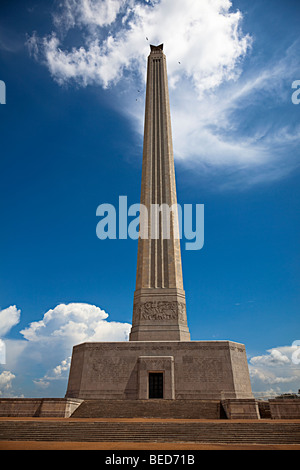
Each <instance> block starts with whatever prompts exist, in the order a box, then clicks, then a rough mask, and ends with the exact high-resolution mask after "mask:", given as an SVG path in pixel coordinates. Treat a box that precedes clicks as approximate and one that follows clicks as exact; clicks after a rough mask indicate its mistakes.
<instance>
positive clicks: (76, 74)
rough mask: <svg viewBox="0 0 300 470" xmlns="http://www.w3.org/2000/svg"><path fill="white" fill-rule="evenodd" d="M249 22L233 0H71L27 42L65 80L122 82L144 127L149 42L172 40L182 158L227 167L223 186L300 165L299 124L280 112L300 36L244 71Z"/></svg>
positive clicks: (119, 98)
mask: <svg viewBox="0 0 300 470" xmlns="http://www.w3.org/2000/svg"><path fill="white" fill-rule="evenodd" d="M242 25H243V15H242V12H240V11H238V10H233V8H232V3H231V1H229V0H205V1H201V2H195V1H194V0H185V1H182V0H160V1H159V0H155V1H150V0H149V1H132V0H114V1H111V0H103V1H100V0H98V1H96V0H95V1H92V0H80V1H79V2H78V1H76V2H75V0H65V1H64V2H63V3H61V5H60V10H59V11H55V12H54V29H53V31H52V32H49V35H48V36H45V37H43V38H39V37H38V35H37V34H36V33H34V34H33V35H32V36H31V37H30V38H29V39H28V47H29V49H30V51H31V52H32V54H33V56H34V57H35V58H37V59H39V60H41V61H43V62H44V63H45V64H46V65H47V67H48V69H49V71H50V73H51V75H52V76H53V78H54V80H56V81H57V82H58V83H59V84H61V85H63V84H72V83H73V84H76V85H77V86H87V85H89V84H93V85H95V84H96V85H99V86H101V87H103V88H109V87H114V92H115V93H114V96H115V99H114V100H113V103H112V105H113V106H116V107H117V108H118V109H119V111H120V112H122V113H125V114H126V116H127V118H129V119H131V120H132V123H133V125H134V128H135V129H136V130H137V131H138V132H140V133H142V132H143V116H144V113H143V106H144V100H143V99H140V97H141V96H142V93H141V94H140V95H139V99H138V100H137V101H136V96H137V89H139V88H141V89H142V90H144V87H143V84H144V82H145V64H146V56H147V55H148V53H149V43H150V42H151V43H154V44H155V43H160V42H164V44H165V51H166V54H167V59H168V76H169V84H170V95H171V107H172V124H173V139H174V151H175V157H176V158H177V159H178V160H180V161H181V162H182V163H183V164H186V165H190V166H194V167H198V168H200V169H201V171H202V172H203V173H204V174H210V175H212V174H214V173H222V172H224V171H225V174H226V171H227V170H229V172H227V178H226V182H225V183H224V182H223V183H222V184H223V186H224V185H225V186H226V187H237V186H240V187H247V186H249V185H252V184H256V183H259V182H264V181H273V180H276V179H279V178H282V177H283V176H285V175H287V174H289V172H290V171H292V170H293V169H294V168H296V167H297V166H298V158H296V157H299V155H298V152H297V151H296V148H297V145H299V140H300V137H299V127H298V128H296V127H295V126H293V125H292V124H291V122H290V120H289V118H288V115H287V117H286V122H285V123H284V124H283V123H282V120H280V122H277V116H278V113H280V114H282V109H283V108H284V113H287V111H286V107H287V106H288V105H290V106H292V104H291V100H290V95H289V93H290V90H289V88H290V85H291V83H292V81H293V80H294V79H295V76H296V74H297V71H298V63H299V61H298V59H297V58H298V48H299V44H298V43H295V44H293V45H291V46H290V48H289V49H287V50H286V52H285V55H284V56H283V57H279V58H278V57H276V58H275V57H274V58H273V59H272V57H271V58H270V60H269V62H268V63H266V64H265V63H264V64H257V63H256V62H255V61H254V62H253V65H252V67H250V68H249V67H248V68H247V70H245V67H244V66H243V59H244V58H245V57H246V56H247V55H248V56H249V55H250V56H251V50H252V38H251V34H249V33H248V32H244V31H243V30H242ZM71 38H72V40H71ZM74 38H76V40H75V43H76V45H74ZM287 90H288V91H287ZM287 155H288V157H287ZM228 175H230V176H228ZM223 181H224V179H223Z"/></svg>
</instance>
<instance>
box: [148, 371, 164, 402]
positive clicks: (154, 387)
mask: <svg viewBox="0 0 300 470" xmlns="http://www.w3.org/2000/svg"><path fill="white" fill-rule="evenodd" d="M149 398H150V399H152V398H164V373H163V372H149Z"/></svg>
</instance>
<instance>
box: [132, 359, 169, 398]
mask: <svg viewBox="0 0 300 470" xmlns="http://www.w3.org/2000/svg"><path fill="white" fill-rule="evenodd" d="M138 398H139V399H140V400H149V399H155V398H161V399H162V398H163V399H165V400H174V399H175V381H174V357H173V356H139V358H138Z"/></svg>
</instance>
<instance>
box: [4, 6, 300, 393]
mask: <svg viewBox="0 0 300 470" xmlns="http://www.w3.org/2000/svg"><path fill="white" fill-rule="evenodd" d="M299 10H300V5H299V2H298V1H296V0H295V1H292V0H287V1H286V2H282V1H279V0H278V1H276V0H272V2H271V1H265V2H261V1H258V0H255V1H253V2H248V1H247V2H246V1H243V0H239V1H232V2H229V1H228V0H218V1H203V2H195V1H191V0H185V1H182V0H181V1H180V2H179V1H177V0H173V1H172V2H171V1H170V0H161V1H155V2H150V1H149V2H146V1H130V0H128V1H121V0H115V1H114V2H113V1H111V0H104V1H93V2H92V1H86V2H84V1H83V0H82V1H81V0H79V1H77V2H75V1H73V0H68V1H66V0H64V1H62V2H48V1H45V2H37V1H29V0H26V1H15V2H9V1H2V2H1V6H0V80H3V81H4V82H5V84H6V104H5V105H1V106H0V123H1V128H0V135H1V148H0V165H1V172H0V178H1V184H0V194H1V195H0V210H1V232H0V234H1V235H0V237H1V243H0V337H1V338H2V340H1V341H2V343H1V344H2V350H3V348H4V347H5V349H6V360H5V364H1V365H0V393H1V395H0V396H22V395H24V396H63V395H64V393H65V390H66V381H67V377H68V366H69V357H70V355H71V348H72V345H73V344H77V343H79V342H82V341H86V340H97V341H109V340H124V339H125V338H126V335H127V333H128V329H129V328H130V323H131V315H132V303H133V292H134V288H135V270H136V256H137V242H136V241H133V240H130V239H127V240H99V239H98V238H97V237H96V225H97V222H98V219H97V217H96V209H97V207H98V205H99V204H102V203H110V204H114V205H115V206H117V204H118V198H119V196H120V195H127V197H128V204H129V205H130V204H133V203H137V202H139V198H140V180H141V164H142V143H143V119H144V91H145V73H146V59H147V55H148V53H149V43H150V42H151V43H154V44H155V43H161V42H163V43H164V50H165V53H166V56H167V63H168V74H169V84H170V100H171V113H172V127H173V141H174V153H175V164H176V178H177V195H178V202H179V203H180V204H187V203H192V204H204V206H205V244H204V247H203V249H202V250H199V251H187V250H185V249H184V246H183V247H182V263H183V276H184V286H185V290H186V297H187V313H188V323H189V327H190V330H191V336H192V339H194V340H221V339H230V340H233V341H237V342H241V343H244V344H245V345H246V350H247V354H248V357H249V367H250V372H251V380H252V386H253V390H254V391H255V393H256V395H257V396H262V395H270V396H271V395H274V394H276V393H280V392H287V391H297V390H298V388H300V380H299V377H300V374H299V365H297V364H295V361H293V360H292V357H293V356H292V355H293V353H295V351H296V349H295V347H292V343H293V342H294V341H296V340H298V339H299V338H300V332H299V300H300V299H299V277H300V272H299V271H300V270H299V235H300V219H299V192H300V189H299V186H300V185H299V157H300V150H299V148H300V147H299V143H300V106H298V105H295V104H293V103H292V100H291V96H292V93H293V91H294V90H293V89H292V82H293V81H294V80H299V79H300V67H299V46H300V38H299V25H298V21H299V20H298V19H299V13H300V11H299ZM146 37H148V39H149V41H147V40H146ZM179 62H180V64H179ZM138 90H139V91H138ZM1 344H0V346H1ZM3 344H4V345H5V346H3ZM0 349H1V347H0ZM2 362H4V361H2Z"/></svg>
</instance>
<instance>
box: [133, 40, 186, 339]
mask: <svg viewBox="0 0 300 470" xmlns="http://www.w3.org/2000/svg"><path fill="white" fill-rule="evenodd" d="M141 204H143V206H144V207H146V208H147V213H148V218H147V221H146V222H145V221H143V220H142V216H141V227H142V229H141V230H142V231H143V230H146V237H141V238H139V243H138V258H137V276H136V290H135V294H134V306H133V320H132V329H131V334H130V341H153V340H154V341H155V340H156V341H164V340H171V341H187V340H190V334H189V330H188V327H187V317H186V303H185V292H184V290H183V280H182V267H181V253H180V239H179V228H178V213H177V196H176V182H175V169H174V156H173V145H172V131H171V115H170V104H169V92H168V78H167V66H166V57H165V55H164V53H163V46H162V45H160V46H151V52H150V55H149V57H148V68H147V89H146V106H145V126H144V148H143V168H142V185H141ZM155 208H156V210H157V209H160V210H157V212H156V213H155V212H154V210H155ZM153 214H156V215H157V216H154V217H153ZM166 216H167V219H168V220H166V219H165V218H164V217H166ZM164 222H165V223H166V225H164ZM143 223H146V224H147V226H144V227H143ZM166 227H167V228H168V230H167V231H166Z"/></svg>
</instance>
